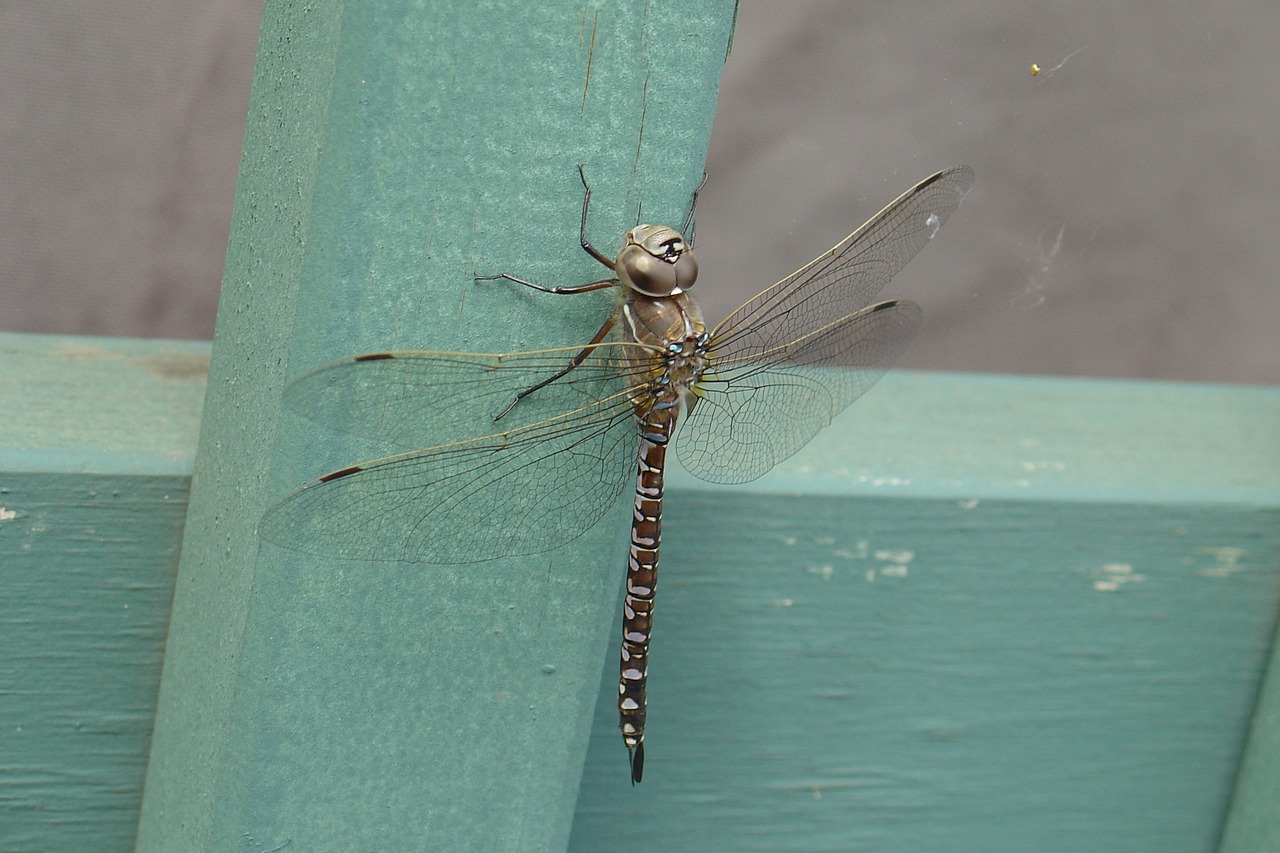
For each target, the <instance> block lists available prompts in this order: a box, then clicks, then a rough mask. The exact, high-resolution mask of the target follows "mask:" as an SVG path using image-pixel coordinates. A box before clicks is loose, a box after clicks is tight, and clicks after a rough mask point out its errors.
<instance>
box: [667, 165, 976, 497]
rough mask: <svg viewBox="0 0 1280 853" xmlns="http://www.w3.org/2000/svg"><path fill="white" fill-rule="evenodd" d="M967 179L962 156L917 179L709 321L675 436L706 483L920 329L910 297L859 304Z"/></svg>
mask: <svg viewBox="0 0 1280 853" xmlns="http://www.w3.org/2000/svg"><path fill="white" fill-rule="evenodd" d="M972 184H973V171H972V170H971V169H970V168H969V167H967V166H957V167H954V168H951V169H947V170H945V171H942V172H939V173H937V174H936V175H933V176H932V177H929V178H926V179H925V180H924V181H921V182H920V183H919V184H917V185H916V186H914V187H912V188H911V189H910V190H908V191H907V192H905V193H903V194H902V195H901V196H899V197H898V198H897V199H896V200H895V201H893V202H892V203H891V204H889V206H887V207H886V208H884V209H883V210H881V211H880V212H879V213H877V214H876V215H875V216H873V217H872V218H871V220H870V221H869V222H867V223H866V224H865V225H863V226H862V227H861V228H859V229H858V230H857V231H854V232H853V233H852V234H850V235H849V236H848V237H846V238H845V239H844V240H841V241H840V242H839V243H837V244H836V245H835V246H834V247H833V248H832V249H831V250H830V251H828V252H826V253H825V254H823V255H821V256H819V257H818V258H815V259H814V260H813V261H811V262H810V263H809V264H807V265H805V266H804V267H801V268H800V269H799V270H797V271H796V272H794V273H792V274H791V275H789V276H787V277H786V278H784V279H783V280H782V281H780V282H778V283H777V284H775V285H773V286H772V287H770V288H768V289H767V290H765V291H764V292H762V293H760V294H759V295H757V296H755V297H754V298H752V299H751V300H749V301H748V302H746V303H745V304H744V305H742V306H741V307H740V308H738V309H737V310H736V311H734V312H733V313H732V314H730V315H729V316H728V317H727V318H726V319H725V320H724V321H723V322H722V323H720V324H719V325H717V326H716V328H715V330H714V331H713V332H712V339H711V344H710V347H709V350H708V356H709V359H710V363H711V368H710V371H709V372H708V374H707V375H706V376H704V377H703V381H702V383H700V390H701V391H702V399H701V400H699V401H698V403H697V404H696V405H695V406H694V409H693V411H692V412H691V413H690V415H689V417H688V418H687V420H686V422H685V423H684V425H683V426H682V428H681V431H680V435H679V438H678V440H677V444H676V452H677V454H678V456H679V458H680V462H681V464H683V465H684V466H685V467H686V468H687V469H688V470H689V471H690V472H692V473H693V474H695V475H696V476H698V477H701V478H703V479H705V480H710V481H711V482H717V483H744V482H747V481H749V480H754V479H755V478H757V477H759V476H761V475H762V474H764V473H765V472H766V471H768V470H769V469H770V468H772V467H773V466H774V465H775V464H777V463H778V462H780V461H781V460H783V459H786V458H787V457H789V456H791V455H792V454H794V453H795V452H796V451H797V450H799V449H800V448H801V447H803V446H804V445H805V444H806V443H807V442H808V441H809V440H810V439H811V438H813V436H814V435H815V434H816V433H817V432H818V430H820V429H822V428H823V427H824V426H826V425H827V424H829V423H830V422H831V419H832V418H833V417H835V415H836V414H838V413H839V412H840V411H841V410H843V409H844V408H845V407H847V406H848V405H849V404H850V403H852V402H853V401H854V400H856V399H857V398H858V397H860V396H861V395H862V394H864V393H865V392H866V391H867V389H869V388H870V387H871V386H872V385H874V384H875V383H876V381H877V380H879V378H880V377H881V376H883V375H884V373H885V371H886V370H888V369H889V367H890V366H891V365H892V364H893V363H894V362H895V361H896V360H897V359H898V356H900V355H901V354H902V351H903V350H904V349H905V348H906V346H907V344H908V343H909V342H910V341H911V339H912V338H913V337H914V336H915V334H916V332H917V331H918V330H919V328H920V323H921V312H920V308H919V306H917V305H916V304H915V303H913V302H907V301H901V300H898V301H890V302H882V303H879V304H877V305H871V306H867V303H868V302H869V301H870V300H871V299H873V298H874V297H875V295H876V294H877V293H879V292H880V291H881V290H882V289H883V288H884V286H885V284H887V283H888V281H889V279H890V278H892V277H893V276H894V275H895V274H896V273H897V272H898V271H899V270H901V269H902V267H903V266H905V265H906V263H907V261H909V260H911V258H913V257H914V256H915V254H916V253H917V252H919V251H920V249H921V248H923V247H924V245H925V244H926V243H928V242H929V241H930V240H931V239H932V238H933V237H934V236H935V235H936V234H937V233H938V229H940V228H941V227H942V225H943V223H945V222H946V221H947V218H948V217H949V216H950V215H951V213H952V212H953V211H954V210H955V209H956V207H957V206H958V205H959V204H960V201H961V199H962V198H964V195H965V193H966V192H968V190H969V187H970V186H971V185H972ZM823 365H844V366H846V368H847V369H831V368H825V367H823Z"/></svg>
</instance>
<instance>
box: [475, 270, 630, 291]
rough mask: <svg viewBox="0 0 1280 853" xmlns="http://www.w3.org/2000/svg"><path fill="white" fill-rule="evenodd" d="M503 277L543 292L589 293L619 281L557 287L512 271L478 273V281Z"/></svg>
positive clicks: (604, 279) (608, 279)
mask: <svg viewBox="0 0 1280 853" xmlns="http://www.w3.org/2000/svg"><path fill="white" fill-rule="evenodd" d="M498 279H503V280H504V281H514V282H515V283H516V284H523V285H524V286H525V287H532V288H533V289H534V290H539V291H541V292H543V293H557V294H566V293H589V292H590V291H592V290H604V289H605V288H606V287H613V286H614V285H615V284H617V283H618V280H617V279H616V278H602V279H600V280H599V281H591V282H587V283H586V284H568V285H561V286H557V287H547V286H546V285H545V284H537V283H535V282H532V281H528V280H527V279H523V278H518V277H516V276H514V275H512V274H511V273H506V272H500V273H498V274H497V275H478V276H476V281H496V280H498Z"/></svg>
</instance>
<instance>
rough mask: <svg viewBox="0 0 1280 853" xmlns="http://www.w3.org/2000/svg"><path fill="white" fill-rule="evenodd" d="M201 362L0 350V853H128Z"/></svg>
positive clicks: (31, 342)
mask: <svg viewBox="0 0 1280 853" xmlns="http://www.w3.org/2000/svg"><path fill="white" fill-rule="evenodd" d="M208 363H209V345H208V344H206V343H197V342H189V341H134V340H119V339H110V338H60V337H51V336H35V335H4V334H0V365H3V369H0V424H2V425H3V428H2V429H0V722H3V726H4V733H3V735H2V736H0V850H6V851H8V850H20V851H26V850H49V851H62V850H68V851H70V850H77V851H78V850H103V851H110V850H129V849H132V847H133V842H134V838H135V835H136V833H137V825H138V812H139V807H140V805H141V802H142V786H143V778H144V775H145V770H146V763H147V748H148V744H149V743H150V739H151V728H152V725H153V723H154V719H155V704H156V694H157V693H158V691H159V686H160V667H161V662H162V659H163V655H164V639H165V632H166V631H167V629H168V625H169V607H170V604H171V602H172V599H173V581H174V576H175V574H176V572H177V565H178V548H179V545H180V543H181V539H182V526H183V518H184V516H185V514H186V509H187V490H188V487H189V485H190V481H191V462H192V458H193V456H194V453H195V441H196V431H197V429H198V427H199V422H200V401H201V398H202V397H203V395H204V381H205V374H206V372H207V370H208Z"/></svg>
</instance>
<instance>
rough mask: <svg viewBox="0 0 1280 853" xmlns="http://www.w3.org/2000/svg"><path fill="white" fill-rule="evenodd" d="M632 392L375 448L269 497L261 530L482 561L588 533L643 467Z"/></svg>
mask: <svg viewBox="0 0 1280 853" xmlns="http://www.w3.org/2000/svg"><path fill="white" fill-rule="evenodd" d="M635 435H636V431H635V426H634V422H633V419H632V414H631V404H630V402H629V401H628V399H627V396H626V395H625V394H615V395H612V396H611V397H609V398H607V399H605V400H600V401H597V402H595V403H593V404H591V405H588V406H583V407H580V408H578V409H577V410H575V411H572V412H570V413H568V414H564V415H561V416H559V417H556V418H552V419H550V420H546V421H541V422H538V423H534V424H529V425H527V426H523V427H519V428H516V429H512V430H508V431H506V432H502V433H496V434H494V435H488V436H484V437H483V438H476V439H471V440H468V441H460V442H456V443H453V444H446V445H442V446H439V447H432V448H428V449H426V450H417V451H412V452H409V453H401V454H398V455H395V456H387V457H384V458H382V459H375V460H373V461H371V462H365V463H362V464H360V465H354V466H351V467H350V468H343V469H341V470H339V471H335V472H333V473H331V474H327V475H325V476H323V477H320V478H318V479H316V480H312V481H311V482H309V483H306V484H305V485H303V486H302V487H300V488H299V489H297V490H296V491H294V492H293V493H292V494H290V495H288V496H287V497H285V498H284V499H283V500H282V501H280V502H279V503H277V504H276V505H275V506H273V507H272V508H271V509H269V510H268V511H267V513H266V515H265V516H264V517H263V520H262V522H261V524H260V525H259V528H258V532H259V535H261V536H262V538H264V539H266V540H268V541H270V542H274V543H276V544H278V545H282V546H284V547H287V548H291V549H293V550H296V551H301V552H303V553H307V554H314V555H317V556H329V557H339V558H343V559H357V560H391V561H403V562H425V563H477V562H485V561H488V560H492V559H495V558H498V557H504V556H515V555H519V554H535V553H539V552H542V551H547V550H550V549H552V548H554V547H557V546H559V545H561V544H563V543H565V542H568V541H570V540H572V539H575V538H577V537H578V536H580V535H581V534H582V533H583V532H584V531H586V530H587V529H588V528H590V527H592V526H593V525H594V524H595V523H596V522H597V521H599V519H600V517H601V516H602V514H603V513H604V512H605V511H606V510H607V509H609V508H611V507H613V506H615V505H616V502H617V499H618V496H619V495H620V494H621V493H622V490H623V489H624V488H625V486H626V484H627V482H628V480H629V479H630V476H631V475H632V473H633V471H632V469H633V468H634V457H635V452H636V438H635Z"/></svg>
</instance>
